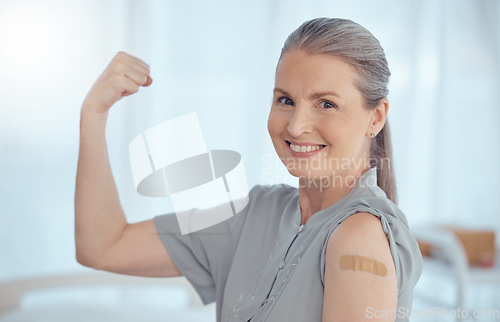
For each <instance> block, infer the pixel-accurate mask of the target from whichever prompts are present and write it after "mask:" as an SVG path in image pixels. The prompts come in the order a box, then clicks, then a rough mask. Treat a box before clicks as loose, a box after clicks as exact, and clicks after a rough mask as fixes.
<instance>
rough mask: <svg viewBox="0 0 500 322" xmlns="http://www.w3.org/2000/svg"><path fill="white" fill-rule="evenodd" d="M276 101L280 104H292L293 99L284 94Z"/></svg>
mask: <svg viewBox="0 0 500 322" xmlns="http://www.w3.org/2000/svg"><path fill="white" fill-rule="evenodd" d="M278 102H280V103H281V104H284V105H291V106H293V101H292V100H291V99H289V98H288V97H286V96H283V97H280V98H278Z"/></svg>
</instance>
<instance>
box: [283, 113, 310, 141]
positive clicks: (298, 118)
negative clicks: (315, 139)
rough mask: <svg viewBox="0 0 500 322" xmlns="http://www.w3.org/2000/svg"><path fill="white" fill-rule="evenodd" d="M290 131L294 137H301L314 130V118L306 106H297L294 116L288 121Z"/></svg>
mask: <svg viewBox="0 0 500 322" xmlns="http://www.w3.org/2000/svg"><path fill="white" fill-rule="evenodd" d="M287 130H288V133H290V135H291V136H293V137H300V136H301V135H302V134H306V133H311V132H312V131H313V120H312V116H311V115H310V113H309V111H308V110H307V109H305V108H299V107H298V106H297V107H295V109H294V112H293V114H292V117H291V118H290V121H289V122H288V127H287Z"/></svg>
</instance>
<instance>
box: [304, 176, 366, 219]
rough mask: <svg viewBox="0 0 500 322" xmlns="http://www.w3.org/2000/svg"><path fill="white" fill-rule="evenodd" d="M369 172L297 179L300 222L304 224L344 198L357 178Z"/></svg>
mask: <svg viewBox="0 0 500 322" xmlns="http://www.w3.org/2000/svg"><path fill="white" fill-rule="evenodd" d="M367 170H369V167H366V168H363V169H360V170H355V171H351V172H349V173H347V172H346V173H343V172H342V174H341V175H339V174H338V173H337V174H336V175H334V176H332V177H324V178H322V179H317V180H313V179H310V178H300V179H299V203H300V213H301V221H300V224H301V225H302V224H305V223H306V222H307V220H308V219H309V218H311V217H312V215H314V214H315V213H317V212H318V211H321V210H323V209H326V208H328V207H330V206H331V205H333V204H335V203H337V202H338V201H339V200H341V199H342V198H343V197H345V196H346V195H347V194H348V193H349V192H350V191H351V190H352V188H353V187H354V185H355V184H356V182H357V181H358V179H359V177H360V176H361V175H362V174H363V173H365V172H366V171H367Z"/></svg>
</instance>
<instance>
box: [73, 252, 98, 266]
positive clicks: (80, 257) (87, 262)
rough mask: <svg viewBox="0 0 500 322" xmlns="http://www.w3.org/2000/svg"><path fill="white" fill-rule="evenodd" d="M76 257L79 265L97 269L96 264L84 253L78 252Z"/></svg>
mask: <svg viewBox="0 0 500 322" xmlns="http://www.w3.org/2000/svg"><path fill="white" fill-rule="evenodd" d="M75 257H76V261H77V262H78V264H80V265H83V266H86V267H89V268H95V264H94V262H93V261H92V260H91V259H90V258H89V257H88V256H86V255H84V254H82V252H79V251H76V254H75Z"/></svg>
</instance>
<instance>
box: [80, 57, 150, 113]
mask: <svg viewBox="0 0 500 322" xmlns="http://www.w3.org/2000/svg"><path fill="white" fill-rule="evenodd" d="M152 82H153V80H152V79H151V77H150V76H149V65H148V64H146V63H145V62H143V61H142V60H140V59H138V58H136V57H134V56H131V55H129V54H127V53H125V52H119V53H118V54H116V56H115V57H113V59H112V60H111V62H110V63H109V65H108V67H106V69H105V70H104V72H103V73H102V74H101V76H99V78H98V79H97V81H96V82H95V83H94V85H93V86H92V88H91V89H90V91H89V93H88V94H87V97H86V98H85V101H84V103H83V107H84V108H85V109H90V110H92V111H94V112H98V113H107V111H108V110H109V109H110V108H111V106H113V104H114V103H115V102H116V101H118V100H119V99H120V98H122V97H124V96H128V95H132V94H134V93H136V92H137V91H138V90H139V87H140V86H149V85H151V83H152Z"/></svg>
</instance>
